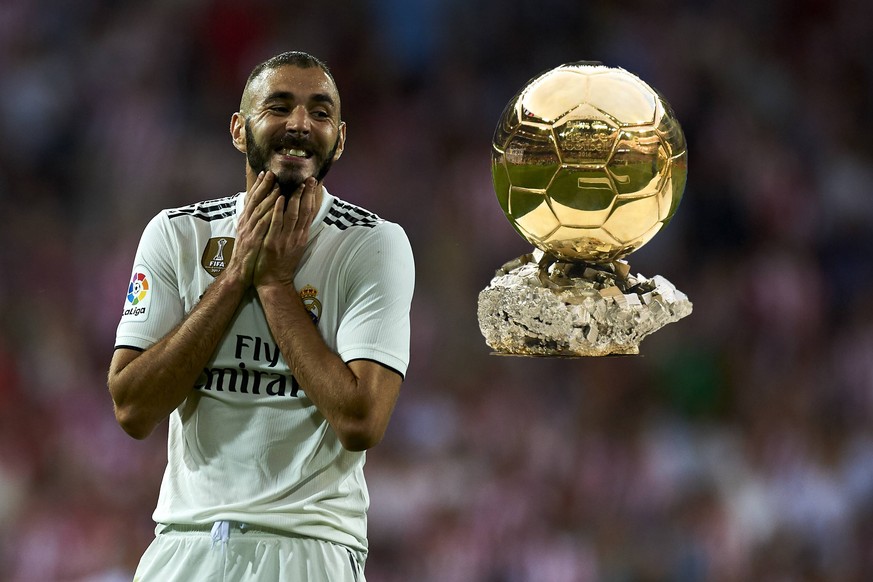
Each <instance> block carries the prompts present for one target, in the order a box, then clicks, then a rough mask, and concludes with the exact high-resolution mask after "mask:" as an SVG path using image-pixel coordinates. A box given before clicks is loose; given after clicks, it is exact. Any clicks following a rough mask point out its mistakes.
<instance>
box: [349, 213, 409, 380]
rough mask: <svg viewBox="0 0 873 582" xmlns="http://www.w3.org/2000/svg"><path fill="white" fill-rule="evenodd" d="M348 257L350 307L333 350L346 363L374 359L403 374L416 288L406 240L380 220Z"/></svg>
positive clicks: (399, 229) (407, 359)
mask: <svg viewBox="0 0 873 582" xmlns="http://www.w3.org/2000/svg"><path fill="white" fill-rule="evenodd" d="M348 260H349V263H348V265H347V269H348V270H347V274H346V297H347V306H348V307H347V309H346V311H345V313H344V314H343V316H342V318H341V320H340V323H339V328H338V330H337V352H338V353H339V355H340V357H341V358H342V359H343V360H344V361H346V362H350V361H352V360H359V359H366V360H374V361H376V362H379V363H380V364H382V365H384V366H387V367H388V368H391V369H393V370H395V371H397V372H398V373H399V374H400V375H401V376H405V374H406V368H407V366H408V365H409V310H410V305H411V303H412V292H413V289H414V286H415V263H414V260H413V256H412V248H411V247H410V244H409V239H408V238H407V237H406V233H405V232H404V231H403V229H402V228H401V227H400V226H399V225H397V224H394V223H390V222H384V223H381V224H379V225H378V226H377V227H375V228H373V229H371V230H368V233H367V236H366V237H365V239H364V240H363V242H362V244H361V245H360V246H359V247H358V248H357V249H356V251H355V252H354V253H353V254H352V255H351V256H350V257H349V259H348Z"/></svg>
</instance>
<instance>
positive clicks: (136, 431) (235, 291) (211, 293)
mask: <svg viewBox="0 0 873 582" xmlns="http://www.w3.org/2000/svg"><path fill="white" fill-rule="evenodd" d="M244 293H245V285H243V284H242V283H241V282H240V281H239V280H238V279H235V278H232V277H230V276H227V277H225V276H224V274H223V275H221V276H219V278H218V279H216V280H215V281H214V282H213V283H212V285H210V286H209V288H207V290H206V292H205V293H204V294H203V297H202V298H201V300H200V301H199V303H198V304H197V305H196V306H195V307H194V309H193V310H192V311H191V313H189V314H188V316H186V318H185V319H184V320H183V321H182V322H181V323H180V324H179V325H178V326H177V327H176V328H174V329H173V330H172V331H171V332H170V333H168V334H167V335H166V336H164V338H163V339H161V340H160V341H159V342H157V343H156V344H155V345H153V346H151V347H150V348H149V349H147V350H145V351H144V352H142V353H141V354H139V355H138V356H136V357H135V358H133V359H132V360H129V361H124V360H123V359H120V361H119V360H117V359H116V358H113V365H112V366H111V367H110V373H109V380H108V384H109V392H110V394H111V395H112V400H113V403H114V405H115V414H116V418H117V419H118V422H119V424H121V426H122V427H123V428H124V430H125V431H126V432H128V434H130V435H131V436H134V437H135V438H145V437H146V436H148V435H149V434H150V433H151V432H152V431H153V430H154V428H155V426H157V424H158V423H160V422H161V421H162V420H163V419H164V418H166V417H167V416H168V415H169V414H170V413H171V412H172V411H173V410H174V409H175V408H176V407H178V406H179V405H180V404H181V403H182V402H184V400H185V399H186V398H187V397H188V395H189V394H190V393H191V391H192V390H193V387H194V384H195V382H196V380H197V377H198V376H199V375H200V374H201V373H202V371H203V368H204V367H205V365H206V363H207V362H208V361H209V359H210V358H211V357H212V354H213V353H214V352H215V350H216V348H217V346H218V344H219V342H220V340H221V338H222V336H223V335H224V332H225V330H226V329H227V326H228V325H229V323H230V321H231V319H232V318H233V316H234V314H235V312H236V310H237V307H238V306H239V303H240V301H241V300H242V297H243V294H244Z"/></svg>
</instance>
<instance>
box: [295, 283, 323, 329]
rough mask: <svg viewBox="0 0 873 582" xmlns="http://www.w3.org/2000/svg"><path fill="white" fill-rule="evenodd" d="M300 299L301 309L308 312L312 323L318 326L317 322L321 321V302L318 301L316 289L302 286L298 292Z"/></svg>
mask: <svg viewBox="0 0 873 582" xmlns="http://www.w3.org/2000/svg"><path fill="white" fill-rule="evenodd" d="M300 299H302V300H303V307H305V308H306V311H308V312H309V316H310V317H311V318H312V323H314V324H315V325H318V320H320V319H321V301H319V300H318V289H316V288H315V287H313V286H312V285H306V286H304V287H303V289H301V290H300Z"/></svg>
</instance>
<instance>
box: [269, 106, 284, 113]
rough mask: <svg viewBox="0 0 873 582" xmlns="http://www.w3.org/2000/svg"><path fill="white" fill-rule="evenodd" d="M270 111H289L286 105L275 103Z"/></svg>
mask: <svg viewBox="0 0 873 582" xmlns="http://www.w3.org/2000/svg"><path fill="white" fill-rule="evenodd" d="M270 111H271V112H272V113H279V114H285V113H288V108H287V107H285V106H284V105H273V106H272V107H270Z"/></svg>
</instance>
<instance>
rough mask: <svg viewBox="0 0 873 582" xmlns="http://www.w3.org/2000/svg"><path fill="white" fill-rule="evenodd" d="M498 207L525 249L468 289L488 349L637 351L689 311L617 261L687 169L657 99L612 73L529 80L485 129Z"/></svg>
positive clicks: (662, 211) (666, 204)
mask: <svg viewBox="0 0 873 582" xmlns="http://www.w3.org/2000/svg"><path fill="white" fill-rule="evenodd" d="M491 151H492V163H491V171H492V178H493V182H494V189H495V190H496V193H497V199H498V200H499V202H500V206H501V207H502V208H503V212H504V213H505V214H506V217H507V218H508V219H509V222H510V223H511V224H512V226H513V227H514V228H515V229H516V230H517V231H518V233H519V234H520V235H521V236H522V237H524V238H525V239H527V241H528V242H530V243H531V244H532V245H534V247H536V248H535V249H534V250H533V251H532V252H531V253H529V254H525V255H522V256H521V257H518V258H517V259H514V260H511V261H509V262H508V263H506V264H505V265H503V266H502V267H501V268H500V269H498V271H497V273H496V274H495V276H494V278H493V279H492V280H491V282H490V283H489V285H488V286H487V287H486V288H485V289H483V290H482V291H481V292H480V294H479V302H478V317H479V328H480V330H481V331H482V335H484V336H485V341H486V343H487V344H488V345H489V346H490V347H491V348H492V349H493V350H494V353H496V354H503V355H526V356H563V357H576V356H605V355H609V354H638V353H639V344H640V342H641V341H642V339H643V338H644V337H646V336H647V335H649V334H651V333H652V332H655V331H657V330H659V329H660V328H661V327H663V326H664V325H666V324H668V323H672V322H674V321H678V320H679V319H681V318H683V317H685V316H686V315H688V314H690V313H691V302H690V301H689V300H688V297H686V296H685V294H684V293H682V292H681V291H679V290H678V289H676V287H674V286H673V285H672V284H671V283H670V282H669V281H668V280H667V279H665V278H664V277H661V276H660V275H656V276H654V277H652V278H646V277H644V276H642V275H632V274H631V272H630V267H629V265H628V263H627V262H626V261H625V260H623V259H624V257H626V256H627V255H628V254H630V253H631V252H633V251H635V250H636V249H638V248H640V247H641V246H643V245H644V244H646V243H647V242H648V241H649V240H651V239H652V237H654V236H655V235H656V234H657V233H658V232H659V231H660V230H661V229H662V228H663V227H664V226H665V225H666V224H667V223H668V222H669V221H670V219H671V218H672V217H673V214H674V213H675V212H676V208H677V207H678V206H679V201H680V200H681V199H682V192H683V190H684V189H685V179H686V174H687V171H688V163H687V149H686V144H685V136H684V135H683V133H682V128H681V127H680V126H679V122H678V121H677V120H676V117H675V115H674V113H673V111H672V110H671V108H670V106H669V105H668V104H667V102H666V101H665V100H664V98H663V97H661V95H660V94H659V93H658V92H657V91H655V90H654V89H652V88H651V87H650V86H649V85H647V84H646V83H645V82H643V81H642V80H640V79H639V78H638V77H636V76H635V75H633V74H631V73H629V72H627V71H625V70H624V69H620V68H616V67H609V66H604V65H602V64H600V63H594V62H578V63H570V64H566V65H562V66H560V67H557V68H555V69H552V70H550V71H547V72H545V73H543V74H541V75H540V76H538V77H535V78H534V79H533V80H531V81H530V82H529V83H528V84H527V85H525V87H524V88H522V90H521V91H520V92H519V93H518V94H517V95H516V96H515V97H514V98H513V99H512V100H511V101H510V102H509V104H508V105H507V107H506V109H505V111H504V112H503V115H502V116H501V119H500V122H499V124H498V126H497V129H496V131H495V132H494V140H493V144H492V150H491Z"/></svg>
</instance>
